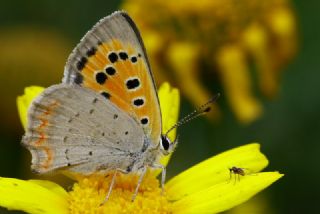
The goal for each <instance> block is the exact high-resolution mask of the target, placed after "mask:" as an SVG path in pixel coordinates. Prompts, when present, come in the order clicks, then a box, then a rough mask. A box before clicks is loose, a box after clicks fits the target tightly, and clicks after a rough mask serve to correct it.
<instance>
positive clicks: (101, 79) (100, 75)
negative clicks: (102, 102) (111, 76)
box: [96, 72, 107, 85]
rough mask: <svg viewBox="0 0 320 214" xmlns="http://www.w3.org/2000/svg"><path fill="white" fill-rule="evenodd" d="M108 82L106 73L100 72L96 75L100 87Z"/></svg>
mask: <svg viewBox="0 0 320 214" xmlns="http://www.w3.org/2000/svg"><path fill="white" fill-rule="evenodd" d="M106 80H107V75H106V74H105V73H104V72H99V73H97V74H96V81H97V83H99V84H100V85H102V84H104V83H105V82H106Z"/></svg>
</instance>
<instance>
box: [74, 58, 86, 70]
mask: <svg viewBox="0 0 320 214" xmlns="http://www.w3.org/2000/svg"><path fill="white" fill-rule="evenodd" d="M87 62H88V59H87V58H86V57H81V59H80V60H79V61H78V62H77V65H76V66H77V69H78V70H79V71H82V69H83V68H84V67H85V66H86V64H87Z"/></svg>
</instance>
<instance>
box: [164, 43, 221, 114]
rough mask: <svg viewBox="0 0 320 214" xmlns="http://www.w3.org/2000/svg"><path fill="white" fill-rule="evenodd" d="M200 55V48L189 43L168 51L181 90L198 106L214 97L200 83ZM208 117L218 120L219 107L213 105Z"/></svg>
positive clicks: (172, 47) (178, 44)
mask: <svg viewBox="0 0 320 214" xmlns="http://www.w3.org/2000/svg"><path fill="white" fill-rule="evenodd" d="M199 54H200V49H199V46H198V45H196V44H192V43H187V42H176V43H175V44H171V46H169V48H168V50H167V58H168V59H167V61H168V62H169V64H170V67H171V68H172V70H173V72H174V74H175V75H176V79H178V80H179V81H178V82H177V83H178V84H179V88H180V89H181V91H183V92H184V94H185V95H186V96H187V97H189V99H191V101H192V102H193V103H195V104H196V105H197V106H200V105H202V104H203V103H205V102H206V101H208V100H209V99H210V98H211V97H212V94H211V93H210V92H209V91H208V90H206V89H205V88H204V87H203V86H202V84H201V82H200V77H199V72H200V71H201V69H200V68H199V66H198V65H197V60H198V57H199ZM207 116H211V117H212V118H218V117H219V109H218V107H217V106H216V105H212V106H211V111H210V113H209V114H207Z"/></svg>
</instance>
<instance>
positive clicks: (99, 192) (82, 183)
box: [0, 83, 283, 214]
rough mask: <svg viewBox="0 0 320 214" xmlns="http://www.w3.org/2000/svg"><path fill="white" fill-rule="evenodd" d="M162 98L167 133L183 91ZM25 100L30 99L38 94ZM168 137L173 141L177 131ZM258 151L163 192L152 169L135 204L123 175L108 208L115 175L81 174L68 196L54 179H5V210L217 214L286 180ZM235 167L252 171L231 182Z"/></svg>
mask: <svg viewBox="0 0 320 214" xmlns="http://www.w3.org/2000/svg"><path fill="white" fill-rule="evenodd" d="M31 89H32V88H31ZM28 91H29V89H28V90H26V92H28ZM31 91H32V90H31ZM158 94H159V99H160V103H161V110H162V114H163V129H164V131H166V130H167V129H168V128H170V127H171V126H172V125H173V124H174V123H176V121H177V118H178V112H179V99H180V98H179V91H178V90H177V89H174V88H171V87H170V85H169V84H168V83H165V84H163V85H162V86H161V87H160V89H159V93H158ZM23 97H24V98H25V99H26V98H27V97H29V98H30V100H31V99H32V98H34V94H33V95H30V94H29V93H27V94H26V95H24V96H23ZM19 99H21V98H19ZM26 100H29V99H26ZM25 103H26V102H18V107H19V108H26V107H27V105H25ZM172 104H173V105H172ZM172 106H173V107H172ZM21 110H22V109H20V112H21ZM169 137H170V138H171V139H174V138H175V132H172V133H171V135H170V136H169ZM259 148H260V146H259V144H257V143H252V144H248V145H245V146H241V147H238V148H235V149H231V150H229V151H226V152H224V153H221V154H219V155H216V156H214V157H212V158H209V159H207V160H205V161H203V162H201V163H199V164H197V165H195V166H193V167H191V168H190V169H188V170H186V171H184V172H182V173H180V174H179V175H177V176H175V177H173V178H172V179H170V180H169V181H168V182H167V183H166V184H165V192H164V194H162V193H161V187H160V185H159V181H158V179H157V178H156V176H157V173H158V172H157V171H148V173H147V175H146V176H145V178H144V179H143V182H142V184H141V187H140V189H139V193H138V195H137V197H136V199H135V201H134V202H131V197H132V194H133V192H134V189H135V187H136V185H137V180H138V175H136V174H128V175H125V174H121V173H118V175H117V178H116V183H115V186H114V188H113V190H112V193H111V196H110V198H109V200H108V201H107V202H106V203H104V204H103V205H101V202H102V201H103V200H104V198H105V197H106V194H107V191H108V188H109V184H110V182H111V179H112V176H102V175H92V176H87V177H84V176H80V175H78V176H77V177H76V178H77V182H76V183H75V184H74V186H73V188H72V190H71V191H69V192H67V191H66V190H64V189H63V188H62V187H60V186H59V185H57V184H55V183H53V182H50V181H42V180H28V181H24V180H19V179H14V178H0V206H3V207H6V208H8V209H10V210H23V211H25V212H27V213H32V214H57V213H59V214H64V213H65V214H67V213H70V214H78V213H94V214H95V213H97V214H100V213H101V214H103V213H171V214H176V213H181V214H188V213H190V214H191V213H217V212H221V211H224V210H227V209H230V208H232V207H234V206H236V205H238V204H241V203H243V202H244V201H247V200H248V199H249V198H250V197H252V196H253V195H254V194H256V193H258V192H259V191H261V190H263V189H264V188H266V187H268V186H269V185H271V184H272V183H273V182H275V181H276V180H278V179H279V178H280V177H282V176H283V175H282V174H279V173H278V172H262V173H258V172H259V171H261V170H262V169H263V168H265V167H266V166H267V164H268V160H267V159H266V157H265V156H264V155H263V154H262V153H260V151H259ZM232 166H237V167H243V168H245V169H249V170H250V173H249V172H248V173H247V174H245V175H244V176H243V177H241V179H239V180H233V179H230V177H229V176H230V174H229V169H228V168H230V167H232Z"/></svg>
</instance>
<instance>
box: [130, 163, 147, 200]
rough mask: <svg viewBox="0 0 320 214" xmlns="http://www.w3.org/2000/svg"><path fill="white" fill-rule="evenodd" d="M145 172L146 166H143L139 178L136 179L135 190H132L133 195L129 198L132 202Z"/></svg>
mask: <svg viewBox="0 0 320 214" xmlns="http://www.w3.org/2000/svg"><path fill="white" fill-rule="evenodd" d="M146 172H147V167H143V168H142V172H141V175H140V177H139V180H138V184H137V186H136V189H135V191H134V193H133V195H132V198H131V201H132V202H133V201H134V199H136V197H137V194H138V191H139V187H140V185H141V183H142V179H143V177H144V175H145V174H146Z"/></svg>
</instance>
